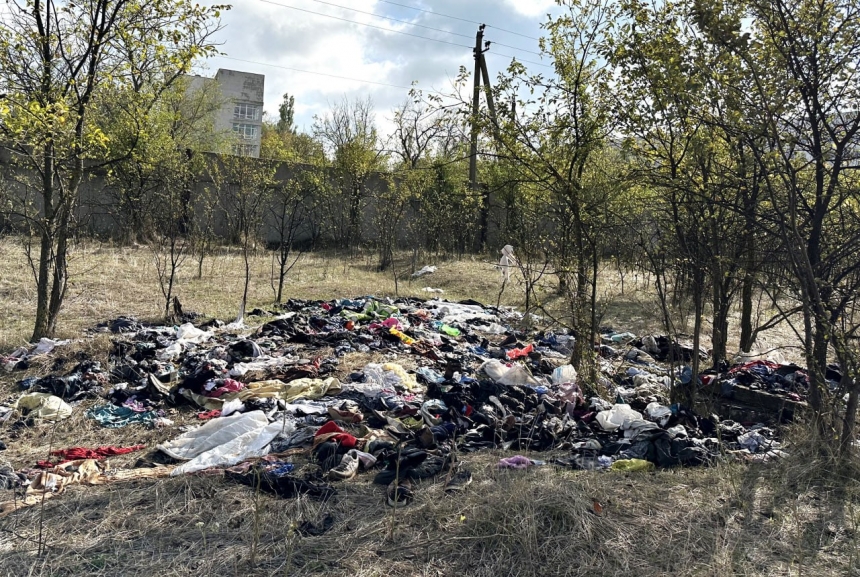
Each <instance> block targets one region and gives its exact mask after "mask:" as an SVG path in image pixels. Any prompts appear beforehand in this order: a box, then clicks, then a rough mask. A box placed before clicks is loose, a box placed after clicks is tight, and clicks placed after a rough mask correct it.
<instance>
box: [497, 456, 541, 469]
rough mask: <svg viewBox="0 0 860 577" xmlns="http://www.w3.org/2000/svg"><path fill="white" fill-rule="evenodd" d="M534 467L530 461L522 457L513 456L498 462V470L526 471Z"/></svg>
mask: <svg viewBox="0 0 860 577" xmlns="http://www.w3.org/2000/svg"><path fill="white" fill-rule="evenodd" d="M532 465H534V463H533V462H532V460H531V459H529V458H528V457H523V456H522V455H514V456H513V457H505V458H504V459H501V460H499V465H498V467H499V469H528V468H529V467H531V466H532Z"/></svg>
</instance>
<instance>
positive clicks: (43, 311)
mask: <svg viewBox="0 0 860 577" xmlns="http://www.w3.org/2000/svg"><path fill="white" fill-rule="evenodd" d="M42 203H43V207H42V211H43V213H44V217H43V218H42V223H41V224H42V226H41V231H40V237H41V238H40V242H39V246H40V250H39V274H38V280H37V284H36V322H35V326H34V327H33V336H32V337H31V339H30V340H31V341H33V342H35V341H38V340H39V339H41V338H42V337H48V336H51V333H50V324H51V323H50V307H49V296H50V293H51V287H50V284H51V280H50V279H51V277H52V276H53V275H52V270H51V265H52V264H53V262H54V260H53V253H54V229H55V225H56V223H55V222H54V218H55V214H54V147H53V145H51V144H47V145H46V146H45V160H44V168H43V175H42Z"/></svg>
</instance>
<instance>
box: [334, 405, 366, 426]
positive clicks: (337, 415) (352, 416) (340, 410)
mask: <svg viewBox="0 0 860 577" xmlns="http://www.w3.org/2000/svg"><path fill="white" fill-rule="evenodd" d="M328 415H329V417H331V418H332V420H333V421H340V422H342V423H360V422H361V421H362V420H363V419H364V415H362V414H361V411H359V410H358V407H354V406H352V407H351V406H349V405H348V404H347V403H341V405H340V406H339V407H337V408H335V407H329V408H328Z"/></svg>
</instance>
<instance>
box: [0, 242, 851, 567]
mask: <svg viewBox="0 0 860 577" xmlns="http://www.w3.org/2000/svg"><path fill="white" fill-rule="evenodd" d="M423 264H436V265H439V267H440V268H439V271H438V272H437V273H435V274H433V275H430V276H427V277H423V278H421V279H417V280H415V281H412V282H405V283H404V282H402V281H401V282H400V283H398V286H397V291H396V292H397V293H399V294H400V295H415V296H427V295H426V293H423V292H421V290H420V289H421V288H422V287H424V286H433V287H438V288H442V289H444V290H445V291H446V294H445V296H446V297H449V298H474V299H477V300H480V301H483V302H487V303H495V302H496V299H497V298H498V276H497V274H498V273H497V272H496V271H494V270H493V269H492V268H491V265H490V264H489V263H488V262H487V261H485V260H482V259H479V258H475V259H470V260H464V261H442V260H436V259H434V260H432V261H430V260H428V262H427V263H420V264H419V266H421V265H423ZM269 267H270V262H269V260H268V259H267V258H265V257H264V256H262V255H261V256H260V257H259V258H256V259H255V260H254V273H253V274H254V282H253V284H252V293H251V303H250V308H253V307H255V306H260V307H262V308H266V307H267V306H268V305H270V304H271V301H272V292H271V289H270V288H269V284H268V278H269V276H268V275H269ZM72 269H73V273H74V274H75V276H74V278H73V282H72V285H71V286H70V289H69V298H68V301H67V304H66V308H65V310H64V314H63V318H62V321H61V326H60V332H61V336H64V337H75V338H79V337H81V335H82V332H81V331H82V329H84V328H86V327H90V326H93V325H94V324H96V323H97V322H99V321H103V320H107V319H110V318H113V317H116V316H118V315H120V314H132V315H136V316H139V317H141V318H155V317H157V316H158V315H159V313H160V310H161V299H160V292H159V289H158V285H157V281H156V280H155V277H154V273H153V267H152V258H151V253H150V252H149V251H148V249H146V248H124V247H123V248H120V247H112V246H106V245H99V244H86V245H84V246H80V247H78V249H77V250H76V257H75V260H74V262H73V263H72ZM398 270H399V271H400V273H401V274H402V275H403V276H406V274H405V273H406V272H407V270H408V267H407V264H406V262H405V261H404V262H401V263H400V264H399V265H398ZM195 273H196V269H195V267H194V266H193V265H192V263H190V262H189V263H188V264H187V265H186V268H185V269H184V270H183V272H182V275H181V278H180V281H179V295H180V297H181V299H182V301H183V304H184V305H185V307H186V308H187V309H190V310H196V311H199V312H202V313H204V314H206V315H207V316H216V317H221V318H230V317H232V316H233V315H235V312H236V310H235V309H236V307H237V303H238V295H239V293H240V290H241V283H242V277H241V275H242V273H241V259H240V257H239V255H238V254H237V253H236V252H235V251H231V250H227V249H224V250H223V251H222V254H219V255H218V256H217V257H214V258H209V259H207V261H206V262H205V266H204V277H203V279H200V280H198V279H196V278H195ZM605 276H606V279H609V280H604V283H605V285H604V286H602V287H601V300H602V302H603V303H604V304H605V306H606V308H607V314H606V316H605V317H604V324H609V325H614V326H616V327H617V328H620V329H629V330H632V331H633V332H640V333H641V332H645V331H648V330H659V322H658V321H657V319H658V318H659V315H658V314H657V310H658V309H657V305H656V301H655V300H654V299H653V297H651V296H650V295H649V293H648V292H647V291H646V290H643V289H644V288H645V281H644V280H643V279H640V281H639V283H638V284H636V283H632V282H631V278H630V277H627V279H626V286H625V291H624V293H623V294H622V293H621V291H620V284H619V283H617V282H615V281H614V280H613V277H612V273H611V272H610V271H607V274H606V275H605ZM362 294H376V295H394V294H395V283H394V278H393V275H392V274H390V273H387V274H380V273H377V272H376V271H375V267H374V262H373V258H372V256H371V257H361V258H357V259H354V260H350V259H347V258H344V257H339V256H332V255H316V254H314V255H305V256H303V257H302V259H301V260H300V262H299V264H298V265H297V266H296V268H295V269H294V271H293V273H292V274H291V276H290V279H289V281H288V287H287V295H288V296H292V297H298V298H333V297H342V296H355V295H362ZM541 294H542V295H544V297H545V298H546V301H547V303H548V306H551V307H560V306H561V304H560V303H559V302H558V301H557V300H554V297H553V296H552V287H551V286H547V287H545V288H544V291H543V292H542V293H541ZM503 296H504V298H503V299H502V303H503V304H512V305H517V304H521V303H520V302H519V300H520V297H519V293H518V292H517V289H516V287H509V289H508V290H507V291H506V293H505V295H503ZM33 301H34V295H33V289H32V282H31V277H30V276H29V272H28V269H27V266H26V262H25V261H24V259H23V256H22V253H21V250H20V247H19V246H18V245H17V244H16V243H15V242H14V241H10V240H6V241H2V242H0V309H2V310H3V311H4V320H3V323H0V350H8V349H10V348H12V347H14V346H16V345H18V344H20V343H21V342H24V341H25V340H26V339H27V338H28V336H29V332H30V328H31V327H30V323H31V322H32V314H33ZM780 330H783V332H782V333H780V332H779V331H777V332H776V333H775V334H776V336H775V337H774V336H771V337H769V338H770V339H771V341H772V342H786V343H790V340H789V337H790V335H789V333H788V332H787V331H785V330H784V329H780ZM780 339H782V341H780ZM108 343H109V338H108V337H106V336H104V335H101V336H95V337H87V338H83V339H81V340H80V341H78V342H77V343H76V344H75V345H73V346H72V347H69V348H67V349H61V350H60V351H58V353H57V355H59V356H61V357H65V358H67V361H66V365H64V368H69V367H71V366H72V365H73V364H74V362H75V356H76V355H77V354H78V353H80V352H83V353H86V354H87V355H88V356H90V357H91V358H95V359H100V360H103V361H104V360H106V351H107V347H108ZM367 360H368V359H367V358H366V356H363V355H360V354H353V355H348V356H347V357H345V358H344V360H343V363H342V365H341V369H342V370H344V371H347V370H348V369H350V368H352V367H357V366H361V365H363V364H364V363H365V362H366V361H367ZM54 368H55V366H54V358H52V359H50V360H49V361H46V362H45V363H43V364H40V365H36V366H34V367H32V368H31V370H30V371H29V372H30V373H34V374H44V373H46V372H48V371H51V370H53V369H54ZM18 378H21V374H19V373H16V374H11V375H10V374H0V402H4V401H7V400H11V399H13V398H14V397H15V396H17V395H18V394H19V393H18V391H17V390H16V386H15V384H14V380H15V379H18ZM90 404H92V402H91V401H90V402H85V403H82V404H79V405H78V406H76V408H75V412H74V414H73V416H72V417H71V418H70V419H68V420H66V421H64V422H61V423H60V424H58V425H57V426H56V428H54V427H53V426H52V425H49V424H47V425H41V426H38V427H34V428H31V429H23V430H22V431H20V432H19V433H18V434H17V436H15V437H11V436H10V431H9V430H8V429H7V428H3V429H0V438H2V439H3V440H4V441H6V442H7V443H8V444H9V445H10V447H9V449H8V450H7V451H6V452H5V453H0V458H3V459H8V460H11V461H12V462H13V464H14V465H15V466H16V467H18V468H20V467H22V466H30V465H32V464H33V463H34V462H35V461H36V460H38V459H43V458H45V457H46V456H47V452H48V448H49V446H54V447H64V446H71V445H83V446H97V445H104V444H115V445H128V444H136V443H143V444H146V445H147V446H148V447H150V448H152V447H154V446H155V445H156V444H157V443H158V442H160V441H163V440H166V439H168V438H172V437H174V436H176V435H177V434H178V433H177V430H176V429H175V428H174V429H164V430H149V429H143V428H140V427H127V428H124V429H114V430H107V429H102V428H100V427H98V426H97V425H96V424H95V423H94V422H92V421H89V420H87V419H85V418H84V417H83V413H84V410H85V409H86V407H88V406H89V405H90ZM169 416H170V418H172V419H174V420H176V421H177V425H180V424H185V423H189V422H191V421H193V420H194V417H193V415H191V414H189V413H187V412H186V413H175V414H171V415H169ZM800 432H802V430H800ZM800 432H799V433H798V434H800ZM808 447H809V445H808V444H805V443H803V442H799V441H795V443H794V444H793V448H792V451H793V454H794V456H793V457H792V458H791V459H788V460H786V461H785V462H782V463H778V464H772V465H767V466H753V465H742V464H737V463H720V464H719V465H717V466H715V467H712V468H700V469H678V470H673V471H661V472H657V473H647V474H617V473H582V472H573V471H567V470H562V469H558V468H555V467H554V466H552V465H547V466H544V467H540V468H537V469H534V470H529V471H518V472H510V471H499V470H497V469H496V468H495V463H496V462H497V460H498V458H499V456H500V455H501V453H497V452H482V453H478V454H468V455H464V456H463V461H464V463H465V465H466V466H467V467H469V468H470V469H471V470H472V471H473V473H474V481H473V483H472V485H471V486H470V487H469V489H468V490H467V491H466V492H465V493H464V494H462V495H459V496H447V495H445V493H444V492H443V491H442V481H441V480H437V481H435V482H433V481H425V482H424V483H422V484H421V485H420V486H419V487H418V489H417V490H416V500H415V503H413V504H412V505H411V506H409V507H407V508H403V509H399V510H396V511H394V510H392V509H391V508H389V507H387V506H386V505H385V495H384V493H385V489H384V487H380V486H376V485H373V484H371V482H370V478H371V476H372V475H361V476H360V477H358V478H356V479H353V480H351V481H347V482H345V483H341V484H339V485H338V491H339V494H338V496H337V497H336V498H334V499H333V500H331V501H330V502H327V503H318V502H314V501H309V500H307V499H304V498H301V499H291V500H283V499H277V498H275V497H272V496H269V495H265V494H255V492H254V491H253V490H252V489H250V488H248V487H244V486H240V485H237V484H234V483H231V482H229V481H226V480H224V479H223V477H221V476H189V477H184V478H176V479H166V480H160V481H135V482H128V483H121V484H115V485H108V486H100V487H71V488H70V489H69V490H68V491H67V493H66V494H65V495H63V496H62V497H59V498H57V499H53V500H50V501H47V502H46V504H45V507H44V523H45V527H46V529H45V534H44V537H45V541H46V543H47V552H46V553H45V554H44V555H41V556H40V555H38V554H37V549H38V547H37V539H38V525H39V518H40V514H41V512H40V510H39V508H38V507H35V508H32V509H29V510H25V511H21V512H18V513H16V514H14V515H11V516H9V517H7V518H5V519H2V520H0V575H16V576H17V575H81V574H87V575H104V576H108V575H111V576H113V575H142V576H143V575H146V576H149V575H159V576H160V577H168V576H179V575H215V574H217V575H361V576H371V575H379V576H383V575H392V576H399V575H403V576H406V575H409V576H410V577H412V576H418V575H433V576H447V575H458V576H497V575H517V576H528V575H590V576H596V575H691V576H692V575H714V576H717V575H719V576H723V575H750V576H754V575H755V576H758V575H762V576H764V575H767V576H768V577H775V576H781V575H785V576H789V575H792V576H793V575H801V574H807V575H825V576H826V575H833V576H837V575H839V576H842V575H860V559H858V552H857V551H858V540H857V539H858V529H860V528H858V526H857V525H858V523H860V510H858V503H860V499H858V495H860V490H858V483H857V481H856V479H857V478H858V474H857V471H856V470H855V469H854V468H852V467H853V465H847V464H845V463H842V462H839V461H837V460H833V459H826V458H824V457H822V456H821V455H820V454H819V453H818V452H813V451H811V450H810V449H808ZM146 454H147V453H146V452H142V453H135V454H131V455H126V456H123V457H118V458H115V459H112V460H111V464H112V466H115V467H126V466H130V465H131V463H133V462H134V461H135V460H136V459H137V458H138V457H140V456H144V455H146ZM534 457H535V458H540V459H547V458H548V457H549V455H546V454H541V455H534ZM595 499H596V500H598V501H599V502H600V503H602V504H603V506H604V510H603V514H601V515H595V514H594V506H593V502H594V500H595ZM326 514H332V515H333V516H334V518H335V525H334V527H333V528H332V529H331V531H329V532H328V533H326V534H325V535H323V536H320V537H302V536H300V535H298V534H297V533H296V532H295V531H294V530H293V527H295V526H296V525H297V524H298V523H300V522H301V521H306V520H307V521H312V522H317V521H319V520H320V519H321V518H322V517H324V516H325V515H326ZM252 550H254V551H255V554H254V555H253V557H254V558H253V560H252V554H251V552H252Z"/></svg>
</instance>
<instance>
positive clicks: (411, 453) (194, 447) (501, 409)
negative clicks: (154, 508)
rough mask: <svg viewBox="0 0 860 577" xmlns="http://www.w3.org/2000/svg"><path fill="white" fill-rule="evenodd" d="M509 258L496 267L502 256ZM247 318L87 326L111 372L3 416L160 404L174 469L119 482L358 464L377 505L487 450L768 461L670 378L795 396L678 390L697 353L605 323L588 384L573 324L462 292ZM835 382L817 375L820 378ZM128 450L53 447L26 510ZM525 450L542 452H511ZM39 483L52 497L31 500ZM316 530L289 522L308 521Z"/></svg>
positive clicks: (458, 485) (254, 479) (625, 463)
mask: <svg viewBox="0 0 860 577" xmlns="http://www.w3.org/2000/svg"><path fill="white" fill-rule="evenodd" d="M506 248H507V247H506ZM509 253H510V254H508V253H505V254H503V260H504V259H509V260H508V265H507V266H512V263H513V262H515V260H510V259H513V258H514V257H513V254H512V252H510V251H509ZM430 268H433V269H434V270H435V267H425V269H430ZM422 270H424V269H422ZM419 272H420V271H419ZM427 272H428V273H429V272H432V271H427ZM503 273H504V270H503ZM252 312H257V311H252ZM259 313H261V314H260V316H263V317H264V318H263V319H262V320H263V321H264V322H263V324H262V325H261V326H259V327H257V328H245V329H240V328H239V327H238V326H231V325H226V326H224V325H223V324H220V326H219V323H214V322H209V323H204V324H201V325H199V326H194V325H193V324H191V323H184V324H181V325H179V326H175V327H167V326H144V325H143V324H142V323H139V322H138V321H136V320H134V319H131V318H129V317H121V318H120V319H116V320H114V321H110V322H108V323H105V324H104V325H103V326H102V329H101V330H105V331H110V332H111V333H112V335H113V337H112V342H113V348H112V351H111V356H110V362H109V367H108V368H106V369H104V370H103V369H102V368H101V367H100V366H99V365H98V363H91V362H81V363H80V364H79V365H77V366H76V367H75V368H74V369H72V370H71V371H69V372H67V373H66V374H65V375H62V376H56V375H48V376H43V377H40V378H28V379H23V380H22V381H20V386H21V388H22V390H23V391H24V394H23V395H22V396H21V397H20V398H19V399H18V400H17V401H16V403H15V404H14V406H13V407H9V408H2V407H0V419H7V420H11V419H13V418H15V416H17V417H18V418H19V419H20V420H19V421H18V422H21V423H24V422H26V423H29V424H33V423H38V421H39V420H48V421H51V420H59V419H65V418H67V417H68V416H70V415H71V414H72V411H73V406H75V407H76V406H78V405H80V404H81V403H83V402H86V399H89V398H92V397H99V398H100V401H99V402H98V403H96V404H95V405H92V403H91V402H90V403H88V404H87V405H86V406H88V408H87V409H86V410H85V414H86V416H87V417H88V418H90V419H93V420H94V421H95V422H97V423H98V424H99V425H101V426H102V427H106V428H116V427H133V426H141V425H143V426H147V427H171V426H173V421H172V420H171V419H168V418H166V415H167V414H168V412H170V413H169V414H171V416H172V415H173V414H175V413H176V412H177V411H180V412H185V413H187V414H188V415H190V416H193V417H196V418H195V419H194V420H195V421H196V422H197V423H198V425H195V426H186V427H184V428H181V429H182V430H183V431H184V432H181V433H180V431H179V430H177V435H176V436H175V437H174V438H172V439H171V440H169V441H167V442H164V443H162V444H160V445H158V447H157V450H158V451H159V452H160V453H162V454H163V456H162V458H163V459H168V460H170V459H172V460H173V461H174V462H177V463H178V465H176V466H171V467H167V468H165V467H159V468H158V472H157V474H156V473H146V472H145V470H144V469H140V470H137V469H132V470H129V473H128V474H129V475H131V476H134V475H141V476H146V475H153V476H156V477H161V476H166V475H174V476H176V475H183V474H188V473H193V472H200V471H204V470H213V469H214V470H217V471H221V472H223V474H224V475H225V478H226V479H228V480H230V481H235V482H238V483H242V484H245V485H249V486H253V487H260V488H262V489H263V490H264V491H267V492H270V493H273V494H275V495H278V496H281V497H294V496H297V495H307V496H309V497H311V498H315V499H329V498H333V497H334V496H335V495H336V494H337V490H336V489H335V485H336V484H339V483H344V482H349V480H350V479H352V478H354V477H356V476H361V475H367V474H369V475H373V480H374V482H375V483H377V484H379V485H382V486H384V487H386V489H385V490H384V491H381V493H382V494H384V499H385V500H386V502H387V503H388V504H390V505H391V506H393V507H405V506H408V505H409V504H410V503H411V502H412V500H413V498H414V495H415V492H416V491H419V490H420V485H421V482H422V481H426V480H431V479H437V480H438V481H439V482H444V490H445V491H446V492H447V493H449V494H452V493H457V492H459V491H463V490H467V487H468V486H469V484H470V482H471V479H472V476H471V472H469V471H468V470H467V469H465V468H463V467H462V463H461V461H460V457H458V456H462V455H463V454H466V453H470V452H474V451H481V450H484V449H502V450H505V451H511V452H512V453H514V454H513V455H511V456H506V457H504V458H502V459H501V460H500V461H499V463H498V468H502V469H527V468H532V467H536V466H541V465H546V463H551V464H552V465H553V466H556V467H566V468H573V469H580V470H612V471H623V472H628V473H632V472H642V471H649V470H653V469H654V468H655V467H674V466H697V465H707V464H709V463H712V462H714V460H715V459H717V458H718V457H720V456H721V455H734V456H738V457H740V458H744V459H748V460H752V461H766V460H768V459H772V458H782V457H783V456H785V455H786V453H785V452H784V451H783V450H782V449H781V447H780V444H779V440H778V435H777V432H776V430H775V429H773V428H771V427H768V426H766V425H768V424H778V419H779V418H783V417H784V415H783V414H780V415H778V416H777V417H776V418H777V421H775V422H773V423H766V422H761V423H757V422H755V421H753V422H744V423H743V424H741V423H740V422H737V421H734V420H728V419H722V420H721V419H720V418H719V417H717V416H715V415H700V414H697V413H696V412H695V411H694V409H693V408H691V407H685V406H683V405H680V404H677V403H674V404H673V403H670V402H669V387H670V385H671V383H672V381H673V380H674V381H675V382H678V383H681V385H682V386H695V387H698V388H699V389H700V390H701V391H708V390H711V391H713V390H716V391H718V392H719V395H717V396H719V397H720V398H721V399H723V400H724V401H731V402H735V401H736V400H737V399H736V397H738V396H739V395H738V392H739V391H754V392H755V391H757V392H762V393H766V394H768V395H773V396H777V397H779V398H781V399H785V400H787V401H791V402H793V403H796V404H797V405H798V406H801V405H802V404H803V401H804V399H805V395H806V389H805V388H806V386H807V383H808V381H807V379H806V375H805V373H804V371H803V370H802V369H800V368H799V367H796V366H794V365H779V364H777V363H773V362H770V361H765V360H758V359H757V360H746V361H745V362H744V363H743V364H739V365H736V366H734V367H725V368H723V370H722V371H721V372H719V373H717V371H705V372H704V373H702V374H701V375H699V376H698V377H697V378H696V380H695V382H694V380H693V375H692V372H691V370H690V369H689V368H688V367H686V366H685V363H687V362H689V361H690V360H691V359H692V357H693V355H694V354H699V355H702V354H703V351H701V350H700V351H694V350H693V349H692V347H690V346H689V345H687V344H684V343H679V342H675V341H673V340H672V339H669V338H668V337H665V336H659V335H646V336H643V337H641V338H637V337H636V336H635V335H633V334H631V333H629V332H615V331H612V330H610V329H605V330H604V331H603V334H602V342H601V344H600V346H599V347H595V350H596V351H599V357H598V359H597V361H598V363H599V369H600V370H599V375H598V378H597V380H596V381H595V382H586V381H584V380H583V379H581V378H580V376H579V375H578V374H577V372H576V371H575V370H574V368H573V367H572V366H571V365H569V364H568V361H569V359H570V355H571V352H572V350H573V348H574V347H575V346H577V343H576V341H575V339H574V338H573V337H572V336H571V335H569V334H566V333H565V332H564V331H557V332H549V331H539V332H529V333H524V332H521V331H519V330H517V327H518V326H519V325H520V321H521V320H522V315H521V314H520V313H518V312H516V311H514V310H511V309H507V308H497V307H492V306H484V305H482V304H481V303H478V302H475V301H461V302H448V301H443V300H421V299H412V298H410V299H397V300H390V299H375V298H372V297H363V298H356V299H337V300H332V301H325V302H323V301H303V300H290V301H288V302H287V303H285V304H284V305H283V308H282V310H280V311H278V314H274V315H272V314H269V313H266V312H265V311H259ZM55 346H56V345H55ZM359 353H360V354H361V355H362V356H361V357H359V356H357V354H359ZM355 358H361V359H362V360H361V361H355V360H353V359H355ZM6 366H8V364H7V365H6ZM837 376H838V371H837V369H836V368H835V367H834V369H833V374H832V375H828V378H836V377H837ZM740 396H742V395H740ZM69 403H71V405H70V404H69ZM13 426H14V425H13ZM140 448H141V447H130V448H113V447H99V448H97V449H84V448H80V447H77V448H73V449H69V450H68V451H72V452H69V453H62V454H61V453H56V456H57V457H59V458H60V459H65V458H70V459H76V458H80V459H85V460H83V461H81V462H83V463H86V464H87V465H86V467H87V469H81V470H79V471H78V472H75V473H69V469H68V468H67V467H66V468H64V464H61V465H57V466H53V464H52V463H44V465H45V466H51V467H53V468H52V469H51V470H50V472H42V473H35V476H34V477H32V478H31V479H30V481H29V482H30V484H29V486H27V491H28V493H27V495H26V499H29V501H26V499H25V501H26V503H25V504H33V503H35V502H39V501H40V500H41V498H42V497H41V495H44V496H45V497H47V496H49V495H53V494H57V493H59V492H61V491H62V488H63V487H64V486H65V485H67V484H73V483H101V482H109V481H110V480H115V479H116V474H114V476H113V477H110V479H108V477H106V474H105V473H104V472H103V471H102V470H101V469H99V468H98V464H97V462H96V461H94V460H92V459H95V458H103V457H105V456H109V455H111V454H118V453H111V451H112V450H126V449H128V450H138V449H140ZM103 449H104V450H103ZM523 451H552V455H550V457H549V458H548V459H547V460H546V461H542V460H536V459H532V458H530V457H525V456H523V455H520V454H516V453H517V452H523ZM93 467H95V468H93ZM81 471H83V472H81ZM87 471H88V472H87ZM134 471H142V472H139V473H135V472H134ZM119 473H122V471H120V472H119ZM117 474H118V473H117ZM51 475H54V477H51ZM37 481H38V482H37ZM4 483H5V485H6V486H8V487H13V486H17V487H19V488H20V487H22V486H23V484H22V483H23V480H22V479H21V474H20V473H18V472H16V471H15V470H14V469H10V470H8V471H7V470H6V468H3V467H0V485H2V484H4ZM46 483H47V485H46ZM50 483H54V484H53V485H50ZM42 485H44V486H46V487H48V485H50V487H49V488H50V491H49V492H46V491H44V490H43V491H42V492H41V493H38V492H37V493H33V492H32V491H38V489H33V487H38V486H42ZM31 489H32V491H31ZM19 502H21V501H20V500H19ZM2 507H3V504H0V514H5V513H6V512H7V511H6V510H4V509H3V508H2ZM326 523H327V522H324V523H323V525H320V526H317V525H314V524H309V525H308V526H307V527H306V528H305V529H306V530H305V531H303V532H304V533H305V534H316V533H315V532H324V531H326V530H327V527H326Z"/></svg>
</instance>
